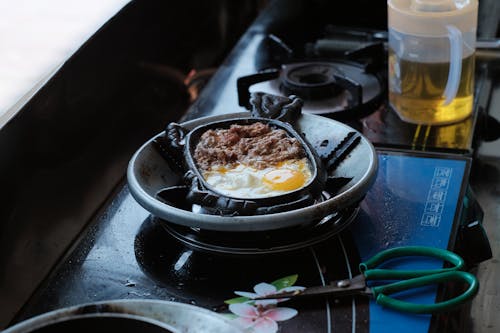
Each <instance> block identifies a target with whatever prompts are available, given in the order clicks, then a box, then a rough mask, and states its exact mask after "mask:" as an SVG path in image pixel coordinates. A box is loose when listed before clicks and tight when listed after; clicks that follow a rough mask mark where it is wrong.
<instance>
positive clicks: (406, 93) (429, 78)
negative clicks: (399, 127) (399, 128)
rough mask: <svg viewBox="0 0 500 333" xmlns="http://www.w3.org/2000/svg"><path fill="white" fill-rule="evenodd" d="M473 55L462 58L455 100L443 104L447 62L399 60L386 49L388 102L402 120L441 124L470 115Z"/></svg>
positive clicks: (447, 68) (447, 69) (472, 87)
mask: <svg viewBox="0 0 500 333" xmlns="http://www.w3.org/2000/svg"><path fill="white" fill-rule="evenodd" d="M474 62H475V60H474V54H472V55H470V56H468V57H466V58H463V59H462V74H461V76H460V84H459V87H458V91H457V95H456V97H455V98H454V99H453V100H452V101H451V103H449V104H445V97H444V96H443V92H444V90H445V87H446V84H447V82H448V71H449V68H450V64H449V62H446V63H427V62H425V63H424V62H414V61H409V60H405V59H398V58H397V56H396V55H395V53H394V52H393V51H392V50H391V49H389V86H390V88H389V101H390V103H391V106H392V107H393V108H394V109H395V110H396V112H397V113H398V115H399V116H400V117H401V119H403V120H404V121H407V122H410V123H415V124H425V125H443V124H451V123H454V122H458V121H461V120H463V119H465V118H467V117H469V116H470V114H471V113H472V106H473V89H474V80H473V78H474Z"/></svg>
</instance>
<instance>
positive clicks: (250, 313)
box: [229, 303, 297, 333]
mask: <svg viewBox="0 0 500 333" xmlns="http://www.w3.org/2000/svg"><path fill="white" fill-rule="evenodd" d="M229 310H230V311H231V312H232V313H234V314H235V315H237V316H238V317H237V318H236V319H234V321H235V322H236V323H237V324H238V325H239V326H241V327H242V328H243V329H245V330H247V331H249V332H253V333H276V332H277V331H278V323H277V321H283V320H288V319H290V318H293V317H295V316H296V315H297V310H295V309H292V308H277V307H273V308H270V309H266V308H265V307H262V306H258V307H255V306H252V305H250V304H246V303H236V304H230V305H229Z"/></svg>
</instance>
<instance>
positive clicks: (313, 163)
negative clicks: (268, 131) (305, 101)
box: [184, 117, 321, 205]
mask: <svg viewBox="0 0 500 333" xmlns="http://www.w3.org/2000/svg"><path fill="white" fill-rule="evenodd" d="M257 122H261V123H265V124H269V125H270V126H271V128H278V129H282V130H284V131H285V132H286V133H287V134H288V136H290V137H292V138H295V139H297V140H299V142H300V143H301V146H302V147H303V148H304V150H305V152H306V158H307V160H308V162H309V169H310V171H311V178H310V179H309V181H308V182H307V183H306V184H304V185H303V186H302V187H300V188H298V189H296V190H294V191H291V192H287V193H283V194H280V195H274V196H271V197H261V198H259V197H257V198H254V197H248V198H240V197H233V196H230V195H226V194H222V193H220V192H218V191H217V190H216V189H215V188H213V187H212V186H211V185H209V184H208V183H207V182H206V181H205V180H204V179H203V176H202V175H201V173H200V170H199V168H198V166H197V165H196V162H195V161H194V158H193V154H194V149H195V147H196V144H197V142H198V140H199V138H200V137H201V135H202V134H203V133H204V132H205V131H207V130H209V129H218V128H223V129H226V128H229V126H230V125H232V124H242V123H243V124H244V125H247V124H253V123H257ZM193 140H196V142H193ZM185 145H186V147H185V154H184V156H185V159H186V162H187V164H188V167H189V168H190V169H191V170H192V171H193V172H194V173H195V174H196V176H197V177H198V179H199V180H200V181H201V182H202V183H203V184H204V186H205V187H206V188H207V189H209V190H210V191H212V192H214V193H217V194H219V195H220V196H223V197H228V198H232V199H236V200H242V199H243V200H252V201H255V202H257V203H262V204H263V205H266V204H267V203H268V202H276V203H279V202H285V201H286V200H290V199H291V198H294V197H296V196H297V195H300V193H304V192H309V191H310V188H311V187H312V185H314V183H316V182H318V181H320V179H319V173H320V172H321V171H320V170H319V168H320V164H319V161H318V159H317V155H316V153H315V152H314V150H313V149H312V148H311V147H310V146H309V144H308V142H307V141H306V140H304V138H303V137H302V136H301V135H300V134H299V133H298V132H297V131H296V130H295V129H294V128H293V127H292V126H291V125H290V124H287V123H285V122H282V121H279V120H275V119H268V118H259V117H237V118H229V119H225V120H218V121H212V122H208V123H206V124H202V125H199V126H196V127H195V128H193V129H192V130H191V131H189V133H188V134H187V135H186V138H185Z"/></svg>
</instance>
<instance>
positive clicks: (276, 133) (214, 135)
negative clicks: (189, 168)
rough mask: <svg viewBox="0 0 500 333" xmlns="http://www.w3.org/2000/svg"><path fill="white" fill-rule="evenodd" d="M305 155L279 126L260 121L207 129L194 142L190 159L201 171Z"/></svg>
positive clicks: (263, 163) (277, 160) (269, 163)
mask: <svg viewBox="0 0 500 333" xmlns="http://www.w3.org/2000/svg"><path fill="white" fill-rule="evenodd" d="M304 156H305V152H304V149H303V148H302V146H301V144H300V142H299V141H298V140H297V139H295V138H291V137H289V136H288V135H287V133H286V132H285V131H284V130H282V129H272V128H271V127H269V125H267V124H263V123H261V122H256V123H253V124H252V125H231V127H230V128H229V129H216V130H208V131H206V132H205V133H203V134H202V136H201V138H200V142H199V143H198V144H197V145H196V149H195V152H194V158H195V160H196V163H197V164H198V167H199V168H200V169H202V170H210V167H211V166H212V165H217V164H218V165H231V164H236V163H244V164H247V165H251V166H253V167H255V168H258V169H263V168H265V167H266V166H269V165H273V164H276V163H278V162H281V161H284V160H289V159H298V158H302V157H304Z"/></svg>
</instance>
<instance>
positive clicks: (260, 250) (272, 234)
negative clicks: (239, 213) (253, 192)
mask: <svg viewBox="0 0 500 333" xmlns="http://www.w3.org/2000/svg"><path fill="white" fill-rule="evenodd" d="M358 211H359V206H356V207H351V208H348V209H345V210H343V211H341V212H334V213H332V214H330V215H327V216H326V217H324V218H323V219H321V220H319V221H318V222H317V223H315V224H314V223H313V224H312V225H310V224H308V225H307V226H302V227H297V228H290V229H287V230H286V229H283V230H279V231H266V232H245V233H237V232H220V231H216V232H214V231H210V230H202V229H199V228H189V227H184V226H181V225H178V224H174V223H171V222H168V221H166V220H161V219H159V220H158V221H159V222H160V223H161V225H162V226H163V228H164V229H165V230H166V231H167V232H168V233H169V234H170V235H171V236H173V237H174V238H175V239H177V240H178V241H179V242H181V243H183V244H184V245H186V246H187V247H189V248H191V249H193V250H200V251H204V252H208V253H219V254H230V255H261V254H273V253H284V252H290V251H295V250H299V249H303V248H305V247H308V246H312V245H314V244H317V243H320V242H322V241H324V240H326V239H328V238H330V237H332V236H333V235H336V234H338V233H339V232H340V231H341V230H343V229H344V228H345V227H346V226H347V225H349V224H350V223H351V222H352V221H353V219H354V218H355V217H356V216H357V214H358Z"/></svg>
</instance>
